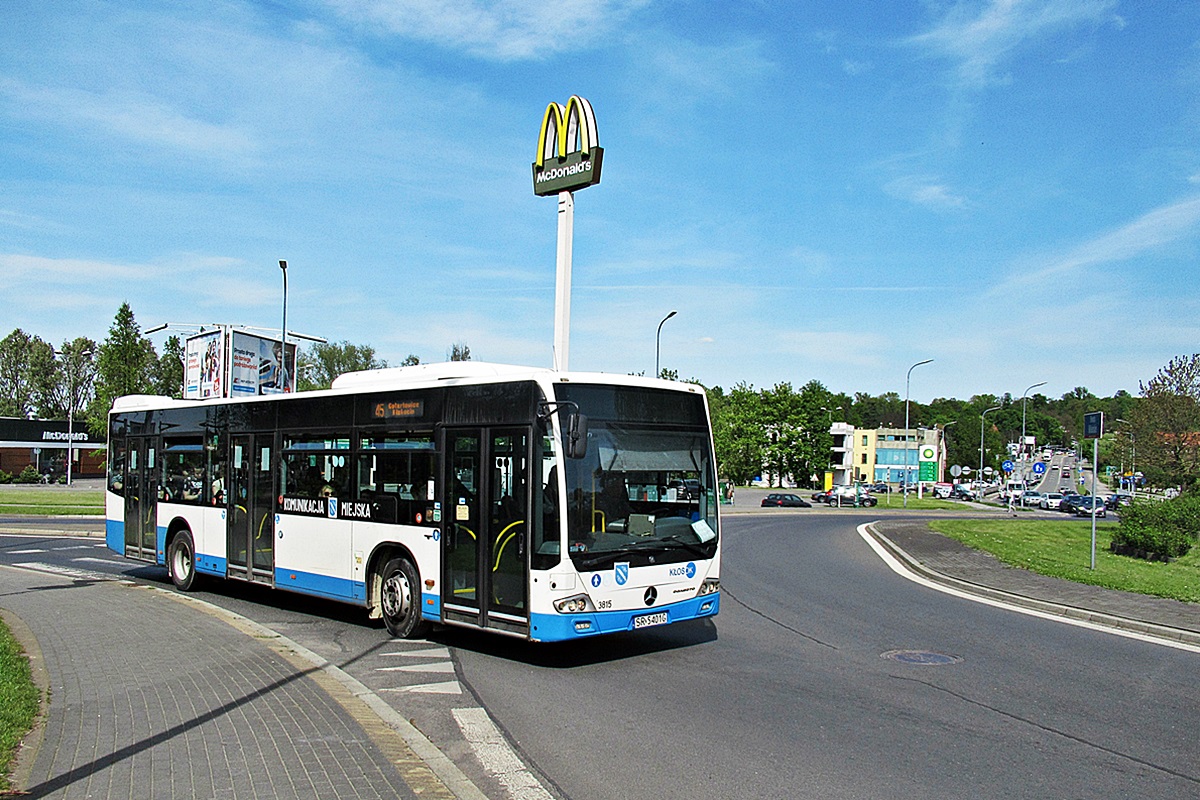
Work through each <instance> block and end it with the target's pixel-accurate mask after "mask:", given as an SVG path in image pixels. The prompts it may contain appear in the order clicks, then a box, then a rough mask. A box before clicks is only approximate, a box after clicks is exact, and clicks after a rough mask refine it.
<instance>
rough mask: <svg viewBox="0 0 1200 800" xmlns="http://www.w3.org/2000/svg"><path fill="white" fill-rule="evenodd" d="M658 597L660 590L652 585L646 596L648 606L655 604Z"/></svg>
mask: <svg viewBox="0 0 1200 800" xmlns="http://www.w3.org/2000/svg"><path fill="white" fill-rule="evenodd" d="M657 599H658V592H657V591H655V589H654V587H653V586H651V587H650V588H649V589H647V590H646V597H645V600H646V605H648V606H652V605H654V601H655V600H657Z"/></svg>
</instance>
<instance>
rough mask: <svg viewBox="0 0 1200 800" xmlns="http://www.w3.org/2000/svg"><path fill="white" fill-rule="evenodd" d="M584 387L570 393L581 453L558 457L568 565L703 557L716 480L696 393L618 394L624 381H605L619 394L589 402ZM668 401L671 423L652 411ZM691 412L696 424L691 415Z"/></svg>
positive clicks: (711, 542) (710, 548)
mask: <svg viewBox="0 0 1200 800" xmlns="http://www.w3.org/2000/svg"><path fill="white" fill-rule="evenodd" d="M582 388H584V387H571V394H572V395H573V396H577V397H579V399H580V402H579V406H580V410H581V412H582V413H584V414H588V415H589V423H588V424H589V428H588V444H587V453H586V455H585V456H584V457H583V458H579V459H572V458H566V459H563V462H562V463H563V464H564V466H565V470H566V475H565V477H566V490H567V495H566V496H567V503H566V512H567V514H566V516H567V552H568V553H569V555H570V557H571V559H572V561H573V562H574V563H575V565H576V567H577V568H579V569H580V570H584V571H588V570H595V569H600V568H602V567H604V566H606V565H608V564H611V563H614V562H617V561H627V562H629V564H630V565H631V566H640V565H645V564H652V563H659V564H661V563H670V562H675V561H689V560H694V559H706V558H711V557H712V556H713V554H714V553H715V551H716V548H717V531H718V526H717V490H716V485H717V484H716V476H715V471H714V469H713V458H712V452H711V447H710V440H709V436H708V431H707V426H706V425H704V424H703V422H702V421H703V415H704V408H703V399H702V398H700V397H697V396H694V395H682V394H680V393H677V392H657V393H654V394H658V395H659V397H653V395H651V396H650V397H649V398H647V397H644V396H643V397H634V398H628V397H627V398H624V400H625V402H621V400H622V398H621V397H620V394H621V393H622V391H623V390H622V389H619V388H612V387H606V390H607V391H609V392H614V393H616V394H617V395H618V397H617V399H618V402H616V403H613V404H606V403H600V404H595V403H588V402H587V400H589V399H595V398H588V397H587V395H586V394H585V393H583V392H580V391H579V390H580V389H582ZM624 391H626V392H629V391H631V390H624ZM648 391H651V392H652V390H636V393H639V394H646V393H647V392H648ZM647 399H649V400H650V401H651V402H649V403H647V402H645V401H646V400H647ZM666 400H669V401H670V402H669V404H668V403H664V402H663V401H666ZM630 401H632V402H630ZM692 405H694V406H695V407H694V408H688V406H692ZM606 406H607V409H606ZM669 406H673V409H674V412H673V413H674V415H675V417H676V418H675V424H674V425H671V424H667V423H666V421H665V420H663V419H659V418H657V417H659V416H661V415H660V414H658V413H654V412H655V410H656V409H658V410H660V411H665V409H666V408H667V407H669ZM608 409H612V410H608ZM622 410H624V411H625V412H626V413H625V414H624V415H623V414H622V413H620V412H621V411H622ZM606 411H607V413H606ZM697 414H698V415H699V417H700V420H699V421H701V423H702V424H700V425H694V424H689V423H694V422H695V421H697V419H696V416H697ZM606 416H608V417H620V416H625V417H627V419H625V420H622V419H605V417H606ZM647 416H653V417H655V419H645V417H647Z"/></svg>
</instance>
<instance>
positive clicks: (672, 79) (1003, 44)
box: [0, 0, 1200, 401]
mask: <svg viewBox="0 0 1200 800" xmlns="http://www.w3.org/2000/svg"><path fill="white" fill-rule="evenodd" d="M1198 89H1200V4H1196V3H1142V2H1129V1H1128V0H1127V1H1126V2H1117V1H1116V0H1028V1H1027V2H1022V1H1021V0H992V1H990V2H963V3H955V2H934V1H933V0H927V1H926V2H884V1H883V0H880V1H879V2H866V3H846V2H837V1H835V0H829V1H828V2H805V3H778V2H765V1H764V2H744V3H729V2H723V1H718V2H681V1H679V0H666V1H662V2H659V1H656V0H562V1H561V2H556V3H546V2H537V1H536V0H530V1H529V2H526V0H507V1H505V0H499V1H498V2H479V1H478V0H413V1H412V2H401V1H399V0H397V1H396V2H387V1H386V0H291V1H285V0H278V1H277V2H235V1H233V0H224V1H222V0H206V1H205V2H193V3H184V2H165V1H164V2H119V3H118V2H113V3H107V2H82V3H71V4H59V3H39V2H27V1H23V0H2V1H0V154H2V155H0V297H2V298H3V299H2V300H0V335H4V334H7V333H8V332H9V331H11V330H12V329H13V328H16V327H20V328H23V329H25V330H26V331H28V332H30V333H34V334H37V335H40V336H42V337H43V338H46V339H49V340H51V341H52V342H54V343H56V344H57V343H60V342H62V341H63V340H66V339H70V338H74V337H75V336H79V335H86V336H90V337H92V338H95V339H98V340H99V339H103V338H104V336H105V335H106V332H107V329H108V326H109V324H110V323H111V321H112V318H113V316H114V314H115V313H116V310H117V307H118V305H119V304H120V303H121V302H122V301H128V302H129V303H130V304H131V306H132V307H133V310H134V312H135V314H136V315H137V319H138V321H139V322H140V323H141V325H142V326H143V328H148V327H151V326H153V325H156V324H159V323H162V322H183V323H187V322H200V323H216V322H229V323H235V324H245V325H251V326H259V327H275V328H277V327H278V326H279V324H280V317H281V294H282V280H281V275H280V270H279V267H278V261H279V259H286V260H287V261H288V262H289V269H288V281H289V301H288V327H289V328H290V329H292V330H296V331H301V332H304V333H309V334H314V335H319V336H323V337H326V338H328V339H330V340H339V341H340V340H348V341H351V342H354V343H358V344H370V345H372V346H374V347H375V348H376V350H377V351H378V353H379V355H380V356H382V357H384V358H386V359H388V360H390V361H391V362H393V363H399V362H400V361H401V360H402V359H403V358H404V357H405V356H406V355H408V354H409V353H413V354H416V355H418V356H419V357H420V358H421V360H422V361H442V360H445V358H446V357H447V353H448V352H449V349H450V346H451V344H452V343H456V342H465V343H466V344H468V345H469V346H470V348H471V353H472V355H473V357H474V358H476V359H477V360H489V361H501V362H509V363H521V364H532V365H537V366H550V364H551V357H552V356H551V346H552V343H553V336H554V273H555V237H556V227H555V226H556V203H555V201H554V199H553V198H539V197H535V196H534V195H533V190H532V180H531V176H530V164H531V162H532V161H533V159H534V157H535V155H536V148H537V141H536V140H537V134H538V128H539V126H540V123H541V117H542V112H543V110H544V109H545V107H546V104H547V103H549V102H552V101H555V102H559V103H565V102H566V101H567V99H568V98H569V97H570V96H571V95H572V94H578V95H581V96H583V97H586V98H587V99H588V100H590V101H591V103H592V106H593V107H594V109H595V112H596V118H597V122H598V127H599V133H600V143H601V145H603V147H604V149H605V158H604V174H603V180H602V182H601V183H600V185H598V186H594V187H591V188H588V189H586V190H583V191H580V192H578V193H577V194H576V197H575V239H574V290H573V293H572V309H571V344H570V367H571V368H572V369H581V370H598V371H607V372H619V373H627V372H643V371H644V372H645V373H647V374H650V373H653V371H654V356H655V329H656V327H657V325H658V323H659V320H661V319H662V318H663V317H664V316H665V315H666V314H667V313H668V312H669V311H670V310H672V309H677V310H678V311H679V313H678V315H677V316H676V317H674V318H673V319H671V320H670V321H668V322H667V323H666V324H665V325H664V326H663V329H662V340H661V341H662V355H661V358H662V364H663V366H664V367H669V368H672V369H676V370H678V371H679V374H680V375H681V376H683V377H695V378H697V379H699V380H700V381H702V382H703V383H705V384H708V385H714V384H716V385H721V386H724V387H726V388H729V387H731V386H733V385H734V384H736V383H738V382H746V383H749V384H752V385H754V386H755V387H759V388H761V387H769V386H771V385H773V384H775V383H777V382H780V381H790V382H791V383H792V384H793V385H795V386H799V385H802V384H804V383H806V382H807V381H809V380H811V379H814V378H815V379H817V380H819V381H821V382H822V383H823V384H825V385H826V386H827V387H828V388H830V389H831V390H834V391H845V392H851V393H852V392H856V391H864V392H869V393H871V394H879V393H882V392H888V391H895V392H898V393H901V394H903V392H904V378H905V373H906V371H907V369H908V367H909V366H910V365H911V364H913V363H915V362H917V361H920V360H922V359H925V358H934V359H935V361H934V363H932V364H929V365H927V366H923V367H921V368H920V369H918V370H916V371H914V372H913V380H912V397H913V398H914V399H918V400H922V401H928V400H930V399H932V398H934V397H960V398H966V397H970V396H971V395H973V394H976V393H983V392H986V393H995V394H1002V393H1004V392H1012V393H1013V394H1015V395H1017V396H1018V397H1019V396H1020V394H1021V393H1022V392H1023V391H1024V389H1025V387H1026V386H1028V385H1030V384H1032V383H1036V382H1038V381H1046V382H1047V384H1046V386H1045V387H1043V388H1042V389H1040V390H1039V391H1042V392H1045V393H1046V394H1047V395H1050V396H1059V395H1061V394H1063V393H1065V392H1068V391H1070V390H1071V389H1072V388H1074V387H1076V386H1086V387H1087V388H1089V389H1091V390H1092V391H1093V392H1095V393H1096V394H1099V395H1110V394H1112V393H1113V392H1115V391H1117V390H1118V389H1126V390H1128V391H1130V392H1133V393H1135V394H1136V393H1137V389H1138V382H1139V381H1140V380H1146V379H1148V378H1150V377H1152V376H1153V375H1154V373H1155V372H1156V371H1157V370H1158V369H1159V368H1160V367H1161V366H1163V365H1164V364H1166V363H1167V361H1169V360H1170V359H1171V358H1172V357H1173V356H1176V355H1182V354H1191V353H1193V352H1195V351H1197V350H1200V344H1198V341H1200V336H1198V335H1197V334H1198V313H1197V312H1198V310H1200V309H1198V306H1200V294H1198V293H1197V291H1196V288H1195V286H1196V282H1197V278H1198V277H1200V269H1198V267H1197V256H1198V252H1197V250H1198V245H1200V142H1198V141H1197V132H1198V131H1200V124H1198V123H1200V91H1197V90H1198ZM164 335H165V334H156V335H155V337H154V339H155V342H156V344H158V345H160V346H161V343H162V338H163V336H164Z"/></svg>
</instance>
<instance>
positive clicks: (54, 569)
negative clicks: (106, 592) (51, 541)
mask: <svg viewBox="0 0 1200 800" xmlns="http://www.w3.org/2000/svg"><path fill="white" fill-rule="evenodd" d="M13 566H14V567H21V568H22V569H31V570H34V571H35V572H48V573H50V574H51V575H62V576H63V577H66V578H73V579H75V580H81V581H111V580H117V579H116V578H115V577H114V576H112V575H104V574H102V573H99V572H89V571H88V570H85V569H73V568H71V567H60V566H58V565H56V564H42V563H39V562H36V561H25V562H23V563H20V564H13Z"/></svg>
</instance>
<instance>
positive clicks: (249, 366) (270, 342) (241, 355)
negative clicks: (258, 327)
mask: <svg viewBox="0 0 1200 800" xmlns="http://www.w3.org/2000/svg"><path fill="white" fill-rule="evenodd" d="M232 336H233V342H232V347H231V350H232V353H233V355H232V357H231V359H230V360H231V364H230V380H229V388H230V390H231V394H230V397H249V396H252V395H259V394H283V393H284V392H294V391H296V345H294V344H291V343H289V344H288V346H287V358H284V357H283V342H281V341H279V340H278V339H266V338H264V337H262V336H255V335H254V334H251V333H244V332H242V331H233V334H232Z"/></svg>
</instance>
